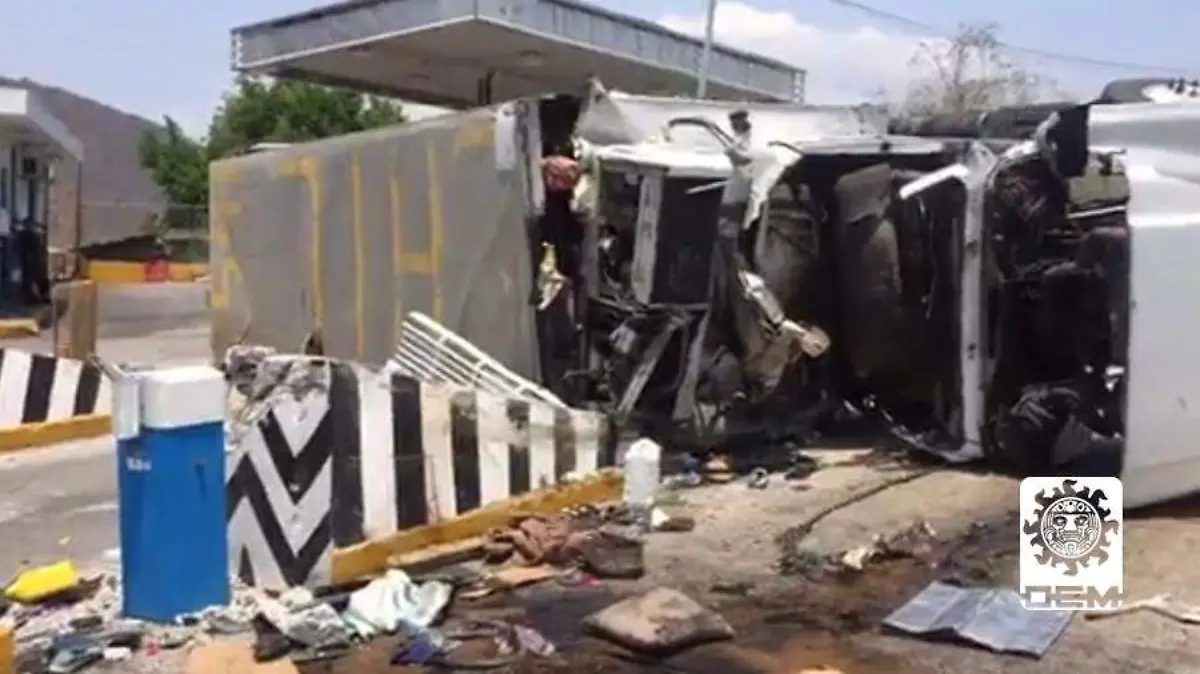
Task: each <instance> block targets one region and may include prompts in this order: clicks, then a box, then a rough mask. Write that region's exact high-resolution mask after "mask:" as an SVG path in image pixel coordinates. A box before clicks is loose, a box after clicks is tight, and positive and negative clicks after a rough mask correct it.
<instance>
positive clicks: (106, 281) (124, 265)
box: [87, 260, 208, 285]
mask: <svg viewBox="0 0 1200 674" xmlns="http://www.w3.org/2000/svg"><path fill="white" fill-rule="evenodd" d="M207 273H208V264H207V263H204V262H170V263H168V264H167V275H166V277H165V278H163V279H160V280H158V281H151V280H149V279H147V278H146V263H145V262H129V261H125V260H93V261H89V262H88V263H87V277H88V278H89V279H91V280H93V281H95V282H96V283H98V284H100V285H126V284H132V283H164V282H180V281H194V280H196V279H197V278H199V277H201V276H204V275H205V274H207Z"/></svg>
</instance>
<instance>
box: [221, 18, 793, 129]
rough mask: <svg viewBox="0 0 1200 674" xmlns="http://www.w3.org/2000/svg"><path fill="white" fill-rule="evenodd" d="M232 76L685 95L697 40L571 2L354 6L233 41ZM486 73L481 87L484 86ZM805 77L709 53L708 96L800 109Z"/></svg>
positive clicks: (402, 87)
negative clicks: (590, 81)
mask: <svg viewBox="0 0 1200 674" xmlns="http://www.w3.org/2000/svg"><path fill="white" fill-rule="evenodd" d="M232 39H233V68H234V70H237V71H239V72H242V73H246V74H258V75H275V76H282V77H294V78H299V79H306V80H311V81H318V82H325V83H329V84H340V85H343V86H350V87H354V88H357V89H363V90H369V91H375V92H379V93H384V94H388V95H393V96H398V97H400V98H404V99H408V100H411V101H414V102H417V103H427V104H431V105H446V106H452V107H469V106H473V105H476V104H478V103H479V102H481V98H482V97H485V96H486V97H487V98H488V99H490V100H497V101H499V100H509V99H513V98H520V97H525V96H530V95H537V94H544V93H549V92H555V91H557V92H570V91H577V90H580V89H581V87H582V86H583V83H584V82H585V80H586V79H587V78H588V77H592V76H594V77H597V78H599V79H600V80H601V81H603V82H604V83H605V84H606V85H608V86H611V87H613V88H615V89H620V90H624V91H630V92H636V93H652V94H659V95H691V94H692V93H693V92H694V90H695V81H696V80H695V73H696V69H697V64H698V63H699V61H700V53H701V51H702V49H703V45H702V43H701V41H699V40H697V39H695V38H691V37H688V36H686V35H682V34H680V33H676V32H674V31H670V30H667V29H665V28H663V27H662V26H659V25H657V24H654V23H651V22H649V21H643V20H641V19H636V18H633V17H629V16H624V15H621V14H617V13H614V12H609V11H606V10H603V9H600V8H598V7H595V6H593V5H589V4H585V3H583V2H580V1H579V0H351V1H350V2H343V3H340V4H337V5H331V6H328V7H323V8H319V9H314V10H311V11H308V12H304V13H301V14H295V15H292V16H286V17H282V18H279V19H275V20H272V21H266V22H263V23H258V24H253V25H248V26H242V27H240V28H235V29H234V30H233V31H232ZM489 75H490V77H489ZM804 76H805V72H804V70H802V69H800V68H796V67H793V66H789V65H787V64H785V63H782V62H780V61H775V60H772V59H767V58H763V57H760V56H755V55H753V54H749V53H746V52H742V51H738V50H735V49H730V48H727V47H723V46H720V45H714V47H713V50H712V58H711V61H710V67H709V92H710V94H709V95H710V96H712V97H714V98H726V99H739V100H760V101H768V100H769V101H800V100H803V94H804Z"/></svg>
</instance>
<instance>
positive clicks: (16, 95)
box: [0, 87, 83, 161]
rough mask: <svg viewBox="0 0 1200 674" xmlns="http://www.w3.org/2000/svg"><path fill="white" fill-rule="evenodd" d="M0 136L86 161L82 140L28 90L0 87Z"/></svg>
mask: <svg viewBox="0 0 1200 674" xmlns="http://www.w3.org/2000/svg"><path fill="white" fill-rule="evenodd" d="M0 138H6V139H7V138H12V139H16V140H19V141H22V142H26V143H32V144H34V145H37V146H39V147H40V148H41V149H43V150H45V151H48V152H49V153H50V154H53V155H68V156H70V157H71V158H72V159H74V160H76V161H83V143H82V142H80V140H79V139H78V138H76V137H75V136H73V135H72V134H71V132H70V131H69V130H68V129H67V127H66V125H65V124H63V123H62V122H61V121H59V119H58V118H57V117H55V116H54V115H52V114H50V112H49V111H48V110H46V108H45V107H44V106H43V105H42V103H41V101H40V100H38V98H37V96H36V95H34V93H33V92H31V91H29V90H28V89H24V88H17V87H0Z"/></svg>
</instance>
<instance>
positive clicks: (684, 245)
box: [538, 110, 1130, 474]
mask: <svg viewBox="0 0 1200 674" xmlns="http://www.w3.org/2000/svg"><path fill="white" fill-rule="evenodd" d="M1073 114H1075V113H1073V112H1072V111H1069V110H1068V111H1063V112H1060V113H1059V115H1058V116H1057V117H1055V118H1053V119H1054V120H1056V122H1057V123H1056V124H1049V123H1048V124H1047V125H1046V128H1045V129H1044V131H1043V132H1042V133H1041V135H1040V136H1039V137H1040V141H1039V142H1038V143H1027V144H1025V145H1023V146H1014V147H1013V148H1011V149H1010V150H1009V151H1008V152H1005V153H1004V154H1002V155H999V156H997V155H996V154H994V153H993V152H992V150H991V149H989V148H987V147H984V146H983V145H981V144H979V143H977V142H973V141H970V140H963V139H954V140H942V139H932V138H915V137H905V136H884V135H876V136H871V135H859V136H856V137H853V138H849V139H845V140H839V141H837V142H830V141H829V140H817V141H807V142H792V143H785V142H770V143H765V144H763V143H759V144H754V145H751V144H748V143H746V142H743V139H742V138H741V137H739V136H738V131H737V124H738V122H737V121H734V120H731V123H732V125H733V127H734V128H735V132H734V134H732V135H731V134H729V133H728V132H726V131H724V130H723V129H721V128H717V127H715V126H714V125H712V124H711V123H710V122H708V121H705V120H694V119H676V120H673V121H672V124H671V125H669V126H687V125H692V126H699V127H704V128H706V129H707V130H708V131H709V133H710V134H712V135H713V136H714V138H716V140H717V141H718V144H719V146H720V147H719V148H718V149H719V151H717V152H714V151H713V148H711V147H709V148H703V149H701V148H696V147H690V146H687V145H686V144H682V143H674V142H658V143H640V144H632V145H627V146H624V147H621V146H607V147H603V148H600V150H598V151H596V150H595V149H594V148H593V149H592V150H583V151H578V150H577V151H575V152H574V153H569V152H566V151H564V150H563V147H564V145H563V141H564V140H565V139H562V138H561V137H560V138H559V139H557V140H554V141H548V142H547V140H546V139H545V136H544V144H545V145H547V154H548V155H551V154H572V155H573V158H574V159H576V160H577V161H578V164H579V167H580V173H581V175H582V178H581V179H580V180H579V184H576V185H575V189H574V193H571V192H566V191H557V192H555V191H554V190H549V189H548V190H547V195H546V200H547V205H546V208H545V213H546V214H545V215H544V216H543V217H542V218H541V221H540V237H539V240H538V243H540V244H543V245H549V246H550V247H551V249H552V250H553V251H554V252H555V253H556V255H557V260H556V263H557V267H558V270H559V271H561V275H562V276H564V277H566V278H567V279H570V282H569V283H566V285H565V288H566V289H565V290H564V292H561V293H559V294H558V295H557V296H556V297H555V299H553V300H550V301H547V302H546V308H545V309H544V310H543V311H542V312H541V313H540V314H539V320H540V321H541V325H540V326H539V328H540V340H541V342H542V344H543V363H550V366H548V367H544V375H545V376H544V378H545V380H546V381H547V382H548V384H549V385H550V386H551V388H553V389H554V390H555V392H556V393H558V394H560V395H562V396H563V397H564V399H565V400H568V401H571V402H576V403H580V402H583V401H591V402H600V403H601V404H602V405H604V406H605V407H607V408H608V409H610V410H611V411H612V412H613V413H614V415H615V416H616V417H617V419H618V420H620V421H625V422H630V423H633V424H636V425H637V426H638V427H639V428H640V429H641V430H642V432H647V433H651V434H654V435H657V436H667V435H670V436H671V437H672V439H673V441H674V442H676V443H678V442H683V440H681V439H680V438H683V437H686V438H689V439H690V441H699V442H701V443H702V444H707V445H709V446H713V445H718V444H719V445H721V446H726V447H728V446H735V447H736V446H737V445H738V443H739V441H748V442H754V443H761V442H763V441H774V440H783V439H802V438H804V437H806V436H807V435H810V434H812V433H813V432H815V431H817V430H820V431H821V432H822V433H824V434H829V433H831V432H832V433H836V432H838V429H839V426H840V422H841V421H842V420H844V419H846V418H847V416H849V417H852V418H854V417H857V418H859V419H862V418H865V419H867V420H873V421H875V422H878V423H879V424H880V425H881V427H882V428H885V429H887V430H888V431H890V432H891V433H892V434H893V435H894V436H896V437H898V438H900V439H901V440H902V441H903V442H905V443H906V444H908V445H911V446H916V447H919V448H921V449H925V450H928V451H933V452H936V453H939V454H942V455H943V456H947V457H951V458H960V459H971V458H980V457H982V456H983V455H985V454H986V455H989V456H991V457H992V458H993V459H995V460H996V461H998V462H1001V463H1004V464H1007V465H1009V466H1011V467H1012V468H1013V469H1014V470H1017V471H1020V472H1023V473H1027V474H1037V473H1044V472H1047V471H1060V472H1061V471H1062V470H1064V469H1065V467H1066V466H1073V467H1074V466H1079V465H1080V464H1081V462H1083V463H1087V464H1088V465H1089V467H1090V468H1091V470H1090V471H1089V473H1097V472H1099V473H1102V474H1119V472H1120V462H1121V455H1122V452H1123V437H1124V427H1123V426H1124V393H1123V390H1124V384H1123V382H1124V374H1125V367H1126V363H1127V355H1126V352H1127V349H1128V331H1129V330H1128V321H1129V318H1128V307H1129V294H1130V289H1129V246H1130V243H1129V242H1130V236H1129V230H1128V223H1127V221H1126V216H1125V212H1126V204H1127V202H1128V199H1129V186H1128V181H1127V180H1126V179H1125V176H1124V175H1123V172H1122V168H1121V164H1120V161H1119V159H1117V158H1114V157H1113V156H1112V155H1104V154H1096V153H1090V152H1088V149H1087V148H1086V134H1079V133H1073V132H1075V131H1077V127H1078V120H1077V119H1074V118H1073V117H1072V115H1073ZM753 121H754V120H753V119H752V118H751V119H749V124H745V117H744V116H743V118H742V123H743V124H745V126H746V128H745V132H746V133H745V135H746V136H747V137H748V136H749V132H750V126H751V125H752V124H753ZM545 131H546V126H545V121H543V133H544V134H545ZM756 140H761V139H756ZM584 155H588V156H584ZM567 232H570V234H568V233H567ZM542 250H544V248H542V247H541V246H539V255H538V257H541V251H542ZM680 429H683V430H684V431H685V432H684V433H682V434H680V432H679V431H680Z"/></svg>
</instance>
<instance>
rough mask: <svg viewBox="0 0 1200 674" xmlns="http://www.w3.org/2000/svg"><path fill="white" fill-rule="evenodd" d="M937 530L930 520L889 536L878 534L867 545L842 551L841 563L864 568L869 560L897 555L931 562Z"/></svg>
mask: <svg viewBox="0 0 1200 674" xmlns="http://www.w3.org/2000/svg"><path fill="white" fill-rule="evenodd" d="M936 543H937V531H936V530H935V529H934V528H933V526H932V525H931V524H929V523H928V522H923V521H922V522H916V523H914V524H912V525H911V526H909V527H907V528H905V529H903V530H901V531H899V532H896V533H894V534H892V535H889V536H883V535H876V536H875V538H874V539H873V540H872V541H871V542H870V543H868V544H867V545H861V546H859V547H856V548H851V549H850V550H847V551H846V552H845V553H843V554H842V556H841V558H840V559H839V563H840V566H841V567H842V568H844V569H848V570H851V571H862V570H863V569H864V568H865V567H866V565H867V563H869V562H872V561H876V560H882V559H896V558H898V557H913V558H916V559H920V560H922V561H925V562H929V563H932V562H933V561H934V560H933V555H934V551H935V550H934V548H935V544H936Z"/></svg>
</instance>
